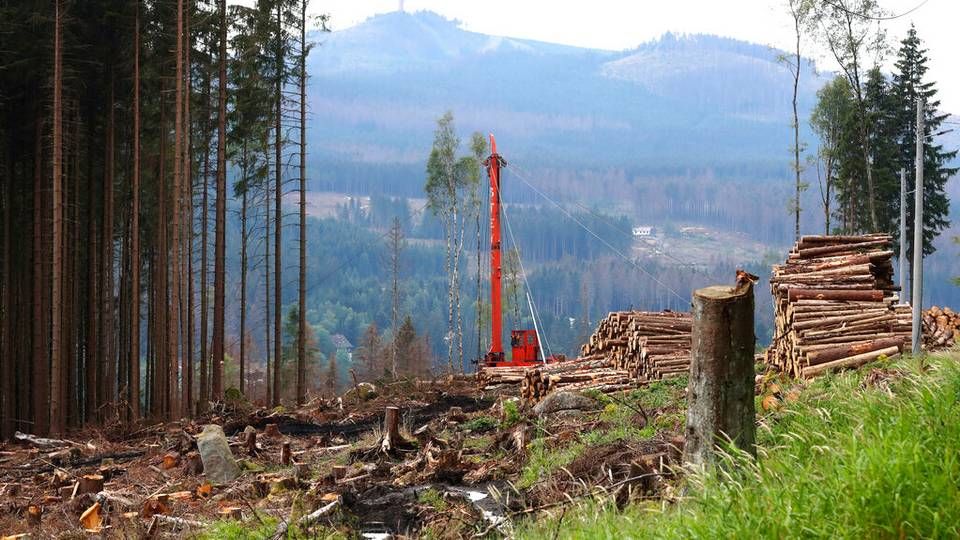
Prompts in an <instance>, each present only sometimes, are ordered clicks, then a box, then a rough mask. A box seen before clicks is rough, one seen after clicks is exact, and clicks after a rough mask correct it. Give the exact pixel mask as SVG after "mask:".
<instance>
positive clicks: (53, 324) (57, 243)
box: [37, 0, 64, 435]
mask: <svg viewBox="0 0 960 540" xmlns="http://www.w3.org/2000/svg"><path fill="white" fill-rule="evenodd" d="M55 6H56V8H55V9H56V14H55V18H54V37H53V119H52V122H51V123H52V128H53V205H52V211H53V248H52V261H53V262H52V266H51V276H50V280H51V281H50V283H51V284H50V301H51V305H50V312H51V321H50V332H51V338H50V382H49V385H50V406H49V409H46V408H45V409H44V410H43V411H37V413H38V416H40V415H49V416H48V417H49V419H50V433H52V434H53V435H59V434H61V433H63V428H64V414H63V413H64V408H63V403H62V402H61V396H62V391H63V386H62V381H61V379H60V377H61V371H62V369H63V332H62V325H63V319H62V315H63V289H62V285H63V281H62V280H63V133H62V128H63V73H62V71H63V69H62V57H63V51H62V50H61V48H62V46H61V33H62V32H61V25H62V24H61V18H62V15H61V10H60V0H56V2H55ZM44 384H48V383H46V382H44ZM44 406H45V407H46V404H44ZM38 434H39V435H44V434H45V433H43V432H38Z"/></svg>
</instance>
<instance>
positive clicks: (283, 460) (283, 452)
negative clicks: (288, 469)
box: [280, 441, 290, 466]
mask: <svg viewBox="0 0 960 540" xmlns="http://www.w3.org/2000/svg"><path fill="white" fill-rule="evenodd" d="M280 464H281V465H284V466H286V465H290V442H289V441H284V443H283V444H282V445H280Z"/></svg>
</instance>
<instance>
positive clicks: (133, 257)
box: [127, 0, 140, 421]
mask: <svg viewBox="0 0 960 540" xmlns="http://www.w3.org/2000/svg"><path fill="white" fill-rule="evenodd" d="M134 9H135V10H136V15H135V23H134V37H133V177H132V186H131V190H132V202H131V208H130V302H131V304H130V323H131V325H132V328H131V330H130V357H129V362H130V366H129V367H128V369H127V374H128V377H129V379H128V380H129V383H128V384H129V386H128V388H127V396H128V398H127V399H128V400H129V402H130V404H129V406H130V417H131V420H133V421H137V420H138V419H139V418H140V1H139V0H135V3H134Z"/></svg>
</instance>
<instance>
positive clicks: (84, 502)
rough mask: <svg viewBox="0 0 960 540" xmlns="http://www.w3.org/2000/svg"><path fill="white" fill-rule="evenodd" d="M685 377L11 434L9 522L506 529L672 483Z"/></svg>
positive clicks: (172, 531) (11, 528) (461, 390)
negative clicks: (226, 470) (226, 464)
mask: <svg viewBox="0 0 960 540" xmlns="http://www.w3.org/2000/svg"><path fill="white" fill-rule="evenodd" d="M684 386H685V383H684V382H683V381H678V382H676V383H671V384H658V385H654V387H651V388H649V389H641V390H637V391H634V392H633V393H630V394H629V395H620V396H609V397H608V396H595V399H596V400H597V404H596V407H595V408H593V409H592V410H578V411H561V412H560V413H557V414H554V415H550V416H547V417H538V416H537V415H535V414H534V413H533V412H532V411H531V410H530V409H529V407H528V406H527V404H523V403H521V402H520V401H519V400H518V399H517V398H516V397H515V396H514V393H515V389H514V388H509V387H506V388H503V389H502V390H498V391H494V392H492V393H491V392H487V393H486V394H483V393H481V392H480V391H479V390H478V387H477V384H476V381H475V380H474V379H473V378H470V377H463V378H446V379H443V380H437V381H400V382H394V383H390V384H381V385H377V386H376V389H375V391H373V392H369V393H367V392H357V391H356V390H354V391H352V392H348V393H347V394H346V395H344V396H342V397H340V398H338V399H335V400H322V399H317V400H314V401H313V402H311V403H308V404H307V405H305V406H304V407H301V408H299V409H297V410H285V409H282V408H279V409H276V410H268V409H256V408H253V407H252V406H249V405H246V404H243V403H236V404H233V405H231V406H226V405H224V404H219V405H218V406H217V407H215V409H214V410H213V411H211V412H209V413H206V414H205V415H203V416H202V417H199V418H195V419H192V420H189V421H187V420H184V421H181V422H172V423H162V424H153V425H141V426H137V427H136V428H135V429H128V430H124V429H122V428H121V426H120V425H119V424H116V425H115V426H114V427H113V428H112V429H106V430H84V431H79V432H75V433H70V434H68V436H67V437H66V438H65V439H60V440H42V439H39V440H38V439H35V438H34V439H26V440H19V441H15V442H8V443H4V444H3V445H2V446H0V493H2V497H0V536H13V537H16V536H15V535H18V534H22V535H27V536H22V537H21V538H24V537H30V538H55V537H60V538H81V537H86V538H96V537H102V538H283V537H290V538H294V537H296V538H305V537H309V538H315V537H318V538H326V537H345V538H356V537H361V536H362V537H367V538H388V537H391V535H392V537H397V538H407V537H409V538H419V537H431V538H464V537H478V538H482V537H490V538H497V537H503V536H508V535H509V534H510V530H511V527H513V526H515V524H516V523H520V522H522V520H523V519H529V518H531V517H532V516H535V515H536V514H537V513H538V512H544V511H550V510H551V509H552V508H555V507H558V506H560V505H563V504H568V503H569V502H570V501H572V500H574V499H576V498H579V497H610V498H612V499H613V500H615V501H616V502H617V503H618V504H626V503H627V502H628V501H632V500H638V499H644V498H659V497H661V496H662V495H663V494H664V493H665V490H667V491H668V488H669V482H670V480H671V478H672V474H671V472H670V466H671V464H673V463H675V462H676V461H677V458H678V456H679V452H680V448H682V439H681V438H679V436H678V433H679V431H680V428H681V425H682V422H678V418H679V416H678V415H679V413H678V411H681V410H682V403H681V401H682V394H683V388H684ZM359 394H366V395H359ZM388 406H394V407H398V408H399V409H400V411H401V415H400V419H401V420H400V439H399V440H398V441H394V444H392V445H390V448H385V447H384V444H383V440H384V438H385V436H386V434H385V432H384V428H383V420H384V410H385V408H386V407H388ZM207 424H217V425H220V426H222V427H223V430H224V433H225V435H226V436H227V441H228V443H229V446H230V449H231V451H232V454H233V456H234V458H235V459H236V460H237V462H238V464H239V467H240V470H241V474H240V476H239V477H238V478H237V479H236V480H233V481H231V482H228V483H226V484H224V485H211V484H210V483H208V481H207V478H206V475H205V474H204V473H203V472H202V464H201V463H200V462H201V460H200V459H199V457H198V455H197V441H196V438H197V436H198V434H199V433H200V432H201V431H202V430H203V427H204V426H205V425H207ZM250 432H253V433H255V434H256V435H255V436H254V440H255V443H254V444H253V445H251V444H250V441H249V439H248V434H249V433H250ZM285 444H288V445H289V450H290V459H289V464H284V463H283V456H282V454H283V452H284V451H283V447H284V445H285ZM198 465H199V468H198ZM98 476H99V477H102V478H103V485H102V486H100V485H96V483H97V477H98ZM91 479H92V481H93V483H94V484H95V485H94V486H93V487H92V488H91V487H90V486H89V485H88V483H89V481H90V480H91ZM85 491H89V492H85ZM318 513H319V515H317V514H318Z"/></svg>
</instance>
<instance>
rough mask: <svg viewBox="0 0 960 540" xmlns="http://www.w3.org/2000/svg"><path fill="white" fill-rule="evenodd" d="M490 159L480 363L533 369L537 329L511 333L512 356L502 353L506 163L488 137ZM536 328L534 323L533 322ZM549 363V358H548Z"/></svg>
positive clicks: (538, 358)
mask: <svg viewBox="0 0 960 540" xmlns="http://www.w3.org/2000/svg"><path fill="white" fill-rule="evenodd" d="M490 152H491V153H490V157H488V158H487V159H486V160H485V161H484V162H483V164H484V166H486V168H487V176H489V177H490V314H491V317H490V318H491V321H490V330H491V332H492V333H493V335H492V336H491V340H490V350H489V351H487V354H486V355H485V356H484V357H483V359H482V360H481V362H482V367H506V366H513V367H522V366H534V365H538V364H541V363H542V362H543V356H542V355H541V354H540V340H539V339H538V336H537V330H536V329H532V330H511V331H510V347H511V349H512V353H513V354H511V357H510V359H509V360H508V359H507V358H506V356H505V355H504V352H503V307H502V298H501V296H502V291H501V284H500V280H501V276H502V268H501V264H500V255H501V249H500V167H501V166H505V165H506V161H504V159H503V158H502V157H501V156H500V154H498V153H497V141H496V139H494V138H493V134H492V133H491V134H490ZM534 325H536V321H534ZM551 360H552V358H551Z"/></svg>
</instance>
